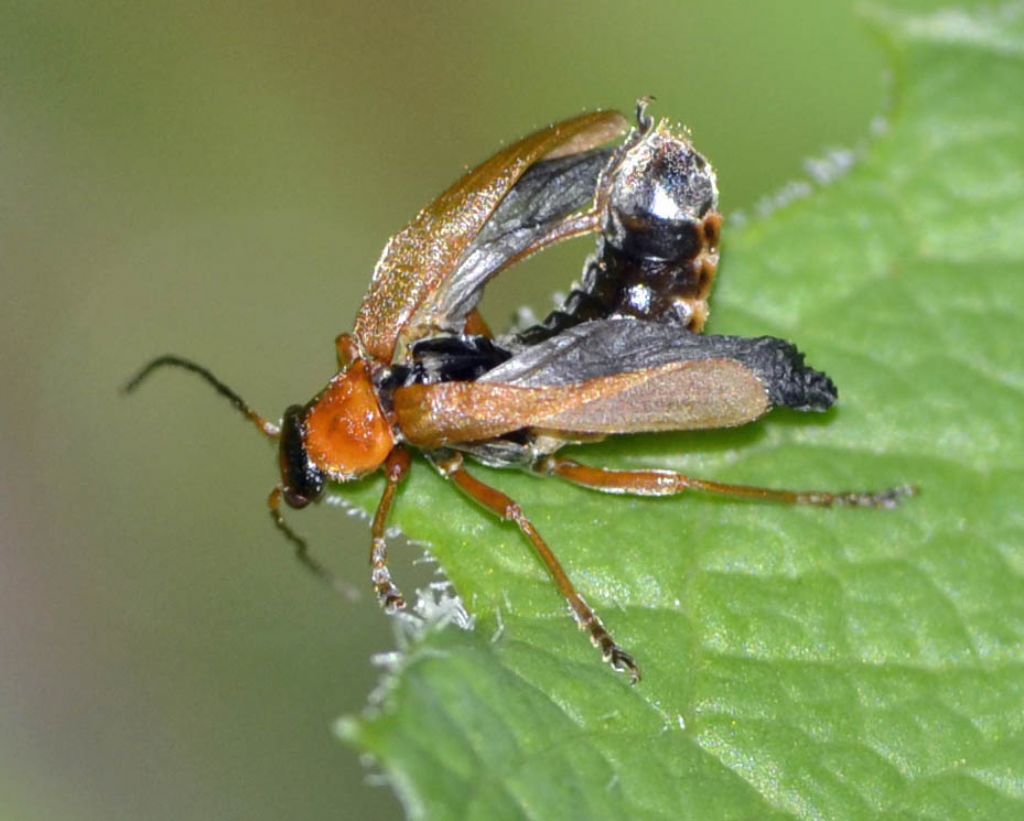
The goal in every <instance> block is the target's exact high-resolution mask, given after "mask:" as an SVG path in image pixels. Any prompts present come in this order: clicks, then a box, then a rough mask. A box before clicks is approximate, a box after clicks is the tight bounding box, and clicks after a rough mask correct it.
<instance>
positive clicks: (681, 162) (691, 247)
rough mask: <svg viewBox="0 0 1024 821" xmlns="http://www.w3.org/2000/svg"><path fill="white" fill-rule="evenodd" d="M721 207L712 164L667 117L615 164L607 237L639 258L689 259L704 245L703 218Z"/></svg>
mask: <svg viewBox="0 0 1024 821" xmlns="http://www.w3.org/2000/svg"><path fill="white" fill-rule="evenodd" d="M717 207H718V185H717V181H716V179H715V171H714V169H713V168H712V167H711V164H710V163H709V162H708V161H707V160H706V159H704V157H703V156H701V155H700V154H699V153H698V152H697V150H696V149H694V147H693V145H691V143H690V142H689V140H686V139H682V138H679V137H676V136H674V135H672V134H671V133H670V132H669V130H668V128H667V127H666V125H665V124H664V123H662V124H661V125H659V126H658V127H657V128H655V129H651V131H650V132H649V133H648V134H647V135H645V136H644V137H643V138H642V139H641V140H640V141H639V142H638V143H637V145H635V146H634V147H632V148H631V149H630V150H629V151H628V152H627V154H626V156H625V157H624V158H623V160H622V163H621V164H620V165H619V167H618V168H617V169H616V170H615V178H614V182H613V183H612V192H611V198H610V203H609V209H608V218H607V223H606V225H605V228H604V234H605V238H606V240H607V241H608V242H610V243H611V244H612V245H613V246H614V247H615V248H617V249H619V250H620V251H623V252H624V253H626V254H629V255H630V256H633V257H638V258H655V259H663V260H666V261H673V260H677V259H688V258H691V257H693V256H696V254H697V253H698V252H699V250H700V247H701V241H702V240H701V236H702V232H701V225H700V224H701V221H702V220H703V219H704V217H705V216H706V215H708V214H710V213H711V212H714V211H716V209H717Z"/></svg>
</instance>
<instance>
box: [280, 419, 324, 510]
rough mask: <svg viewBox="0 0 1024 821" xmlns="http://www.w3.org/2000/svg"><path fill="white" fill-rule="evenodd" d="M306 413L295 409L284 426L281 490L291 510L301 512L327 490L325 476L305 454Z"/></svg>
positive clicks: (283, 423)
mask: <svg viewBox="0 0 1024 821" xmlns="http://www.w3.org/2000/svg"><path fill="white" fill-rule="evenodd" d="M305 413H306V409H305V408H303V407H302V406H301V405H292V406H291V407H290V408H288V409H287V410H286V411H285V412H284V419H283V420H282V422H281V446H280V450H279V451H278V463H279V465H280V468H281V490H282V492H283V494H284V500H285V502H286V503H287V505H288V506H289V507H293V508H296V509H301V508H304V507H306V505H308V504H309V503H310V502H312V501H314V500H315V499H317V498H319V496H320V494H321V493H323V489H324V474H323V472H322V471H321V470H320V469H319V468H318V467H317V466H316V465H315V464H313V462H312V461H311V460H310V458H309V453H308V452H307V450H306V424H305Z"/></svg>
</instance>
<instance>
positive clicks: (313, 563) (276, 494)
mask: <svg viewBox="0 0 1024 821" xmlns="http://www.w3.org/2000/svg"><path fill="white" fill-rule="evenodd" d="M281 498H282V493H281V488H279V487H275V488H274V489H273V490H272V491H271V492H270V496H268V497H267V507H269V508H270V518H271V519H273V520H274V527H276V528H277V529H278V530H280V531H281V532H282V533H283V534H284V537H285V538H286V539H287V540H288V541H289V542H291V544H292V546H293V547H294V548H295V558H296V559H298V560H299V562H300V563H301V564H302V566H303V567H305V568H306V570H308V571H309V572H310V573H312V574H313V575H314V576H316V577H317V578H318V579H320V580H321V581H323V582H325V583H326V584H328V585H330V586H331V587H332V588H334V590H336V591H337V592H339V593H341V594H342V595H343V596H345V598H347V599H357V598H359V593H358V592H357V591H356V589H355V588H354V587H352V585H350V584H348V583H347V582H343V581H342V580H341V579H339V578H338V577H337V576H335V575H334V574H333V573H331V571H330V570H328V569H327V568H326V567H324V566H323V565H322V564H320V562H318V561H317V560H316V559H314V558H313V557H312V556H310V555H309V546H308V545H307V544H306V540H305V539H303V538H302V537H301V536H300V535H299V534H298V533H296V532H295V531H294V530H292V529H291V528H290V527H289V526H288V523H287V522H286V521H285V520H284V515H283V514H282V513H281Z"/></svg>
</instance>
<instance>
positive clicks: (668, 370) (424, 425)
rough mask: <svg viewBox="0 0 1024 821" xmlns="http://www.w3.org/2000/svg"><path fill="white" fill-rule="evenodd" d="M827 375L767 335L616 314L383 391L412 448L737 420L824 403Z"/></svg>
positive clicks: (829, 390) (828, 393) (830, 396)
mask: <svg viewBox="0 0 1024 821" xmlns="http://www.w3.org/2000/svg"><path fill="white" fill-rule="evenodd" d="M835 400H836V389H835V386H834V385H833V384H832V381H831V380H830V379H829V378H828V377H827V376H825V375H824V374H822V373H819V372H818V371H815V370H813V369H811V368H808V367H806V366H805V365H804V364H803V355H802V354H800V353H799V352H798V351H797V350H796V348H795V347H793V345H791V344H790V343H788V342H786V341H784V340H781V339H774V338H772V337H760V338H757V339H748V338H744V337H729V336H701V335H698V334H694V333H691V332H689V331H685V330H682V329H680V328H678V327H675V326H672V325H663V324H658V323H652V322H644V321H640V320H633V319H628V318H618V319H607V320H598V321H594V322H589V323H585V324H583V325H578V326H576V327H574V328H570V329H569V330H567V331H565V332H564V333H562V334H560V335H558V336H556V337H553V338H552V339H549V340H547V341H546V342H543V343H541V344H539V345H535V346H533V347H528V348H525V349H524V350H522V351H521V352H520V353H518V354H517V355H516V356H514V357H512V358H511V359H509V360H508V361H507V362H505V363H503V364H501V365H499V366H498V367H496V368H494V369H493V370H491V371H489V372H488V373H486V374H485V375H484V376H482V377H481V378H480V379H478V380H477V381H475V382H446V383H442V384H437V385H414V386H410V387H407V388H401V389H399V390H398V391H396V392H395V412H396V414H397V416H398V422H399V427H400V428H401V430H402V433H403V435H404V436H405V438H406V440H407V441H409V442H410V443H411V444H414V445H417V446H419V447H423V448H434V447H441V446H444V445H450V444H459V443H466V442H480V441H485V440H487V439H492V438H494V437H496V436H501V435H503V434H506V433H510V432H512V431H515V430H520V429H522V428H534V429H541V430H545V431H552V432H558V433H578V434H612V433H638V432H641V431H663V430H696V429H708V428H722V427H733V426H736V425H742V424H744V423H746V422H751V421H753V420H754V419H757V418H758V417H760V416H762V415H763V414H765V413H767V412H768V411H769V410H771V409H772V408H773V407H776V406H785V407H790V408H795V409H796V410H803V411H824V410H827V409H828V408H829V407H831V405H832V404H833V403H834V402H835Z"/></svg>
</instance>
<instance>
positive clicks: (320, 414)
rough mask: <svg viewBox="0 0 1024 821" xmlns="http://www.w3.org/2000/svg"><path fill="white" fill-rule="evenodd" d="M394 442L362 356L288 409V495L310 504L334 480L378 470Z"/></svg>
mask: <svg viewBox="0 0 1024 821" xmlns="http://www.w3.org/2000/svg"><path fill="white" fill-rule="evenodd" d="M394 446H395V438H394V434H393V433H392V431H391V425H390V424H388V421H387V419H386V418H385V417H384V413H383V411H382V410H381V408H380V403H379V402H378V400H377V394H376V391H375V389H374V386H373V382H372V380H371V379H370V375H369V371H368V370H367V367H366V363H365V361H363V360H357V361H355V362H353V363H352V365H351V366H350V367H349V368H348V369H347V370H344V371H342V372H341V373H339V374H338V375H337V376H336V377H334V379H332V380H331V382H330V384H329V385H328V386H327V387H326V388H325V389H324V390H323V392H321V393H320V394H319V395H318V396H317V397H316V398H315V399H313V401H312V402H310V403H309V404H308V405H304V406H303V405H293V406H291V407H290V408H288V410H286V411H285V414H284V419H283V421H282V423H281V444H280V450H279V457H278V459H279V463H280V466H281V488H282V491H283V493H284V499H285V501H286V502H287V503H288V504H289V505H290V506H291V507H295V508H301V507H305V506H306V505H308V504H309V503H310V502H312V501H314V500H315V499H317V498H318V497H319V496H320V494H321V493H323V489H324V484H325V483H326V481H327V480H328V479H331V480H333V481H336V482H344V481H348V480H350V479H356V478H358V477H360V476H362V475H364V474H366V473H369V472H371V471H373V470H376V469H377V468H379V467H380V466H381V465H382V464H383V463H384V460H385V459H387V457H388V454H389V453H390V452H391V450H392V449H393V448H394Z"/></svg>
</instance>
